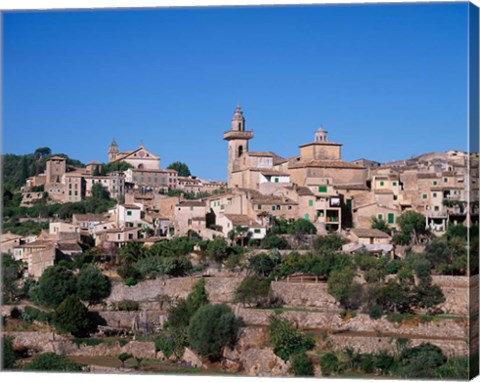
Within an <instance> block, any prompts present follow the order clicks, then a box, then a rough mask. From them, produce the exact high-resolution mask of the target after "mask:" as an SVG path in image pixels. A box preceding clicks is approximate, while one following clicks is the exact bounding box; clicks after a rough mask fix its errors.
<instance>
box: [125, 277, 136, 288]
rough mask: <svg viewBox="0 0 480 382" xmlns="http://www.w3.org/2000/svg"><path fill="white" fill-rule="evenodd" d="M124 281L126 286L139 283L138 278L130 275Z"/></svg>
mask: <svg viewBox="0 0 480 382" xmlns="http://www.w3.org/2000/svg"><path fill="white" fill-rule="evenodd" d="M123 283H124V284H125V285H126V286H134V285H137V284H138V280H137V279H134V278H131V277H130V278H128V279H125V280H123Z"/></svg>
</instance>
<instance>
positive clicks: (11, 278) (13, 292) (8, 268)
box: [1, 253, 22, 304]
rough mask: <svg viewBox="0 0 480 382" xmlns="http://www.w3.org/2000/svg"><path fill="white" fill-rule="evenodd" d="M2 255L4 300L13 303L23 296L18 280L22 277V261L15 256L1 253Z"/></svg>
mask: <svg viewBox="0 0 480 382" xmlns="http://www.w3.org/2000/svg"><path fill="white" fill-rule="evenodd" d="M1 256H2V299H3V300H2V301H3V303H4V304H5V303H12V302H15V301H16V300H18V299H19V298H20V297H21V296H22V291H21V290H20V289H19V288H18V280H19V279H20V277H21V269H22V263H21V262H20V261H15V260H14V258H13V256H11V255H8V254H4V253H2V254H1Z"/></svg>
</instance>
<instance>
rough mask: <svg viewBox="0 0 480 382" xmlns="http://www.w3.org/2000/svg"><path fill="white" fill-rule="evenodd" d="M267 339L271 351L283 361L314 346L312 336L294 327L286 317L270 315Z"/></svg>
mask: <svg viewBox="0 0 480 382" xmlns="http://www.w3.org/2000/svg"><path fill="white" fill-rule="evenodd" d="M268 340H269V342H270V344H271V345H272V346H273V352H274V353H275V354H276V355H278V356H279V357H280V358H281V359H283V360H284V361H288V359H289V358H290V357H291V356H292V355H294V354H300V353H303V352H306V351H307V350H310V349H312V348H313V347H314V346H315V340H314V339H313V338H312V336H310V335H306V334H304V333H302V332H301V331H300V330H298V329H295V328H294V327H293V326H292V324H291V323H290V321H288V320H287V319H282V318H279V317H276V316H271V317H270V325H269V327H268Z"/></svg>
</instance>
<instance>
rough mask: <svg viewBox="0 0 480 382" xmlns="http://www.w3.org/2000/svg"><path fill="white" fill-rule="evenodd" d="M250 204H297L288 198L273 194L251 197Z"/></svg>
mask: <svg viewBox="0 0 480 382" xmlns="http://www.w3.org/2000/svg"><path fill="white" fill-rule="evenodd" d="M251 203H252V204H279V205H298V203H297V202H295V201H294V200H292V199H290V198H285V197H281V196H274V195H262V194H260V196H255V197H253V198H252V199H251Z"/></svg>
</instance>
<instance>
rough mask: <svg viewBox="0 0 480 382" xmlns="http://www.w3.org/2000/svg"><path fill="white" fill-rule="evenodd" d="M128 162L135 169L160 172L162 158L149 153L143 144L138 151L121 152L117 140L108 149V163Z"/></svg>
mask: <svg viewBox="0 0 480 382" xmlns="http://www.w3.org/2000/svg"><path fill="white" fill-rule="evenodd" d="M120 161H122V162H127V163H129V164H131V165H132V166H133V168H139V169H150V170H160V157H159V156H157V155H155V154H153V153H152V152H150V151H148V150H147V149H146V148H145V147H143V144H141V145H140V146H139V147H138V149H136V150H128V151H123V152H120V151H119V148H118V144H117V142H116V141H115V139H113V140H112V143H111V144H110V146H109V148H108V162H109V163H113V162H120Z"/></svg>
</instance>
